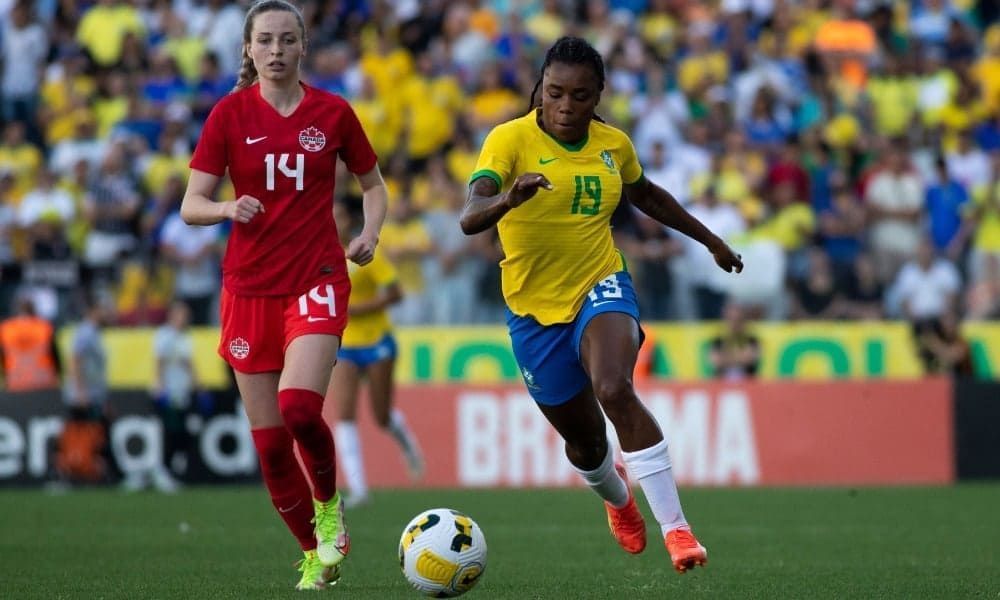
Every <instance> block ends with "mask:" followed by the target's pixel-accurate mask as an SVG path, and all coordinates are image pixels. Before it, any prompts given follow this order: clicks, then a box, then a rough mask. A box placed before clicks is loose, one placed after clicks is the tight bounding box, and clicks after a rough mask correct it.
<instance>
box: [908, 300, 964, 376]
mask: <svg viewBox="0 0 1000 600" xmlns="http://www.w3.org/2000/svg"><path fill="white" fill-rule="evenodd" d="M917 344H918V347H919V349H920V359H921V360H922V361H923V363H924V368H925V369H926V371H927V372H928V373H940V374H945V375H950V376H952V377H972V376H973V375H975V372H974V369H973V365H972V348H971V346H970V345H969V342H968V341H967V340H966V339H965V338H964V337H963V336H962V333H961V330H960V329H959V320H958V317H956V316H955V313H954V312H952V311H950V310H948V311H945V312H944V313H942V314H941V316H940V317H939V318H938V319H937V320H936V321H935V322H934V323H933V325H931V326H929V327H927V328H926V329H925V330H924V331H922V332H921V333H920V334H919V336H918V337H917Z"/></svg>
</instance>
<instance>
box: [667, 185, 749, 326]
mask: <svg viewBox="0 0 1000 600" xmlns="http://www.w3.org/2000/svg"><path fill="white" fill-rule="evenodd" d="M688 211H689V212H690V213H691V215H692V216H694V217H695V218H696V219H698V220H699V221H701V222H702V223H704V225H705V227H708V228H709V229H710V230H712V231H713V232H715V234H716V235H718V236H719V237H720V238H722V239H723V240H732V239H733V238H734V237H736V236H738V235H739V234H740V233H742V232H743V231H744V229H745V227H746V226H745V225H744V223H743V217H741V216H740V213H739V211H737V210H736V209H735V208H734V207H733V206H732V205H730V204H723V203H721V202H719V199H718V198H717V196H716V191H715V187H714V186H711V185H710V186H709V187H708V188H706V189H705V191H704V192H703V193H702V195H701V196H700V197H699V198H698V199H697V200H696V201H695V203H694V204H692V205H691V206H690V207H689V208H688ZM682 243H683V244H684V264H685V268H684V271H685V272H686V277H685V278H684V279H683V280H682V281H681V282H678V283H679V284H680V285H685V286H687V287H688V289H690V290H691V293H692V294H693V296H694V299H695V307H696V311H697V312H696V314H697V318H699V319H718V318H719V317H721V316H722V308H723V306H725V304H726V293H727V281H728V279H727V278H726V277H725V275H726V273H725V272H723V271H720V270H719V269H718V268H715V260H714V259H713V258H712V255H711V253H709V252H706V251H705V248H704V247H702V246H701V244H698V243H697V242H694V241H693V240H691V239H689V238H686V237H685V238H682ZM744 262H748V261H744Z"/></svg>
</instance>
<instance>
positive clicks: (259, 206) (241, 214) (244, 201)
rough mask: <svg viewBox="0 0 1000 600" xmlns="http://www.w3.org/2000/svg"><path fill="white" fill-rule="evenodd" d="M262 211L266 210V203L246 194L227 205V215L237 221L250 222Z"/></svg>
mask: <svg viewBox="0 0 1000 600" xmlns="http://www.w3.org/2000/svg"><path fill="white" fill-rule="evenodd" d="M262 212H264V203H263V202H261V201H260V200H258V199H256V198H254V197H253V196H247V195H246V194H243V195H242V196H240V197H239V198H237V199H236V201H235V202H230V203H228V204H227V205H226V217H227V218H229V219H230V220H232V221H235V222H237V223H249V222H250V220H251V219H253V218H254V217H255V216H257V213H262Z"/></svg>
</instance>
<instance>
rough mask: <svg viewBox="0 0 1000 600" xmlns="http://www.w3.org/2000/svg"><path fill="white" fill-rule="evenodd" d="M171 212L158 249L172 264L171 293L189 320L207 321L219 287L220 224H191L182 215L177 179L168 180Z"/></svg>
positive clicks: (178, 181) (207, 322)
mask: <svg viewBox="0 0 1000 600" xmlns="http://www.w3.org/2000/svg"><path fill="white" fill-rule="evenodd" d="M170 191H171V193H172V196H173V198H174V202H173V205H174V206H176V207H178V210H176V211H174V212H172V213H171V214H170V216H168V217H167V218H166V221H165V222H164V224H163V230H162V231H161V233H160V248H159V249H160V253H161V256H162V257H163V259H164V260H165V261H167V262H168V263H169V264H171V265H173V266H174V269H175V273H176V275H175V280H174V296H175V297H176V298H177V299H179V300H181V301H183V302H184V303H185V304H186V305H187V306H188V308H189V309H190V312H191V314H190V320H191V322H192V323H194V324H195V325H208V324H209V323H211V321H212V315H213V314H214V311H213V306H214V302H215V294H216V291H217V290H218V280H219V268H220V266H219V265H220V262H219V261H220V259H221V255H222V250H221V243H222V227H221V225H210V226H207V227H206V226H194V225H188V224H186V223H185V222H184V220H183V219H181V215H180V210H179V199H180V197H182V196H183V187H182V184H181V183H180V180H178V179H171V180H170Z"/></svg>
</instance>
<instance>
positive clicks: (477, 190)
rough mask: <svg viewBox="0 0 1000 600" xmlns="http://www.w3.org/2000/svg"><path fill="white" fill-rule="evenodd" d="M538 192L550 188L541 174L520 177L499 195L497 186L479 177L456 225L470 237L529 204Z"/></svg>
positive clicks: (491, 180) (488, 179)
mask: <svg viewBox="0 0 1000 600" xmlns="http://www.w3.org/2000/svg"><path fill="white" fill-rule="evenodd" d="M538 188H545V189H547V190H551V189H552V184H551V183H549V180H548V179H546V178H545V175H542V174H541V173H524V174H523V175H521V176H520V177H518V178H517V179H515V180H514V184H513V185H511V186H510V189H509V190H507V191H506V192H504V193H500V189H499V186H497V183H496V181H494V180H493V179H491V178H489V177H485V176H483V177H479V178H478V179H476V180H475V181H473V182H472V185H470V186H469V197H468V198H467V199H466V201H465V208H464V209H462V218H461V221H460V223H461V224H462V231H463V232H464V233H465V234H466V235H472V234H474V233H479V232H481V231H485V230H487V229H489V228H490V227H492V226H494V225H496V224H497V222H499V221H500V219H501V218H502V217H503V216H504V215H505V214H507V212H508V211H509V210H510V209H512V208H517V207H518V206H520V205H522V204H524V203H525V202H527V201H528V200H530V199H531V197H532V196H534V195H535V192H537V191H538Z"/></svg>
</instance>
